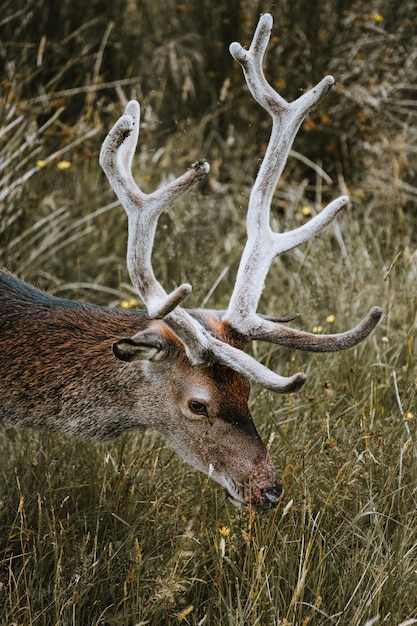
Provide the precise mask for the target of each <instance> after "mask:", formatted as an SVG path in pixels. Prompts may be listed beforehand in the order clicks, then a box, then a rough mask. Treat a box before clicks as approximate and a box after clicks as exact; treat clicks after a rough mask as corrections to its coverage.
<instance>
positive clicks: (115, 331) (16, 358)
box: [0, 271, 281, 508]
mask: <svg viewBox="0 0 417 626" xmlns="http://www.w3.org/2000/svg"><path fill="white" fill-rule="evenodd" d="M194 314H195V316H196V317H199V319H200V320H203V317H204V320H203V321H204V325H205V326H206V327H208V328H210V329H211V331H212V332H213V333H214V334H216V335H218V336H219V335H220V336H221V338H222V339H223V340H225V339H229V340H230V337H227V333H226V334H225V333H223V332H222V331H223V330H224V329H223V327H222V323H221V322H220V320H219V318H218V317H217V316H216V315H214V314H210V313H204V312H201V311H200V312H195V313H194ZM140 331H143V333H145V335H144V336H145V337H146V340H148V339H149V338H150V341H151V342H153V341H154V340H157V345H158V346H162V348H161V350H159V351H158V353H157V354H158V358H143V356H142V357H141V358H139V359H138V360H136V359H132V361H130V362H124V361H121V360H119V359H117V358H116V357H115V356H114V354H113V352H112V346H113V344H114V343H115V342H116V341H118V340H120V339H121V338H122V337H128V338H129V337H132V336H135V337H137V336H138V333H139V334H140ZM0 337H1V350H2V355H1V361H0V397H1V402H0V422H3V423H5V424H9V425H13V426H18V427H21V426H27V427H35V428H43V429H46V430H48V431H56V432H62V433H66V434H70V435H75V436H80V437H88V438H94V439H98V440H103V439H107V438H111V437H115V436H117V435H120V434H122V433H124V432H126V431H128V430H129V429H133V428H147V427H151V428H154V429H156V430H158V431H159V432H160V433H161V434H162V435H163V436H164V437H165V439H166V440H167V442H168V443H169V444H170V445H171V446H172V447H173V448H174V449H175V450H176V451H177V452H178V454H180V455H181V456H182V457H183V458H184V459H185V460H186V461H188V462H189V463H191V464H192V465H193V466H194V467H196V468H198V469H200V470H201V471H204V472H205V473H209V474H210V475H212V477H213V478H214V479H215V480H217V481H218V482H220V483H221V484H222V485H224V486H225V487H226V488H227V490H228V492H229V494H230V495H231V497H232V499H233V500H235V501H238V502H245V503H248V502H249V501H252V502H253V503H255V504H257V505H259V506H262V507H264V508H272V506H275V505H276V503H277V502H278V499H279V496H280V494H281V483H280V479H279V477H278V474H277V473H276V470H275V469H274V467H273V465H272V463H271V462H270V460H269V457H268V454H267V451H266V448H265V446H264V445H263V443H262V441H261V439H260V438H259V435H258V433H257V432H256V429H255V426H254V424H253V422H252V418H251V415H250V412H249V408H248V398H249V382H248V380H247V379H246V378H245V377H243V376H241V375H240V374H238V373H236V372H234V371H233V370H231V369H229V368H227V367H225V366H223V365H219V364H214V365H209V364H208V365H207V366H192V365H191V363H190V362H189V360H188V358H187V357H186V354H185V350H184V348H183V345H182V343H181V342H180V341H179V340H178V338H177V337H176V336H175V334H174V333H173V332H172V331H171V330H169V329H168V328H167V326H166V325H165V324H164V323H163V322H162V321H159V320H152V319H150V318H149V317H148V316H147V315H146V313H145V312H141V311H124V310H118V309H109V308H103V307H96V306H92V305H87V304H82V303H79V302H72V301H69V300H62V299H59V298H54V297H52V296H50V295H48V294H45V293H44V292H42V291H39V290H37V289H35V288H34V287H31V286H29V285H27V284H25V283H23V282H22V281H19V280H18V279H17V278H15V277H14V276H13V275H12V274H9V273H8V272H5V271H0ZM192 399H196V400H198V401H199V402H204V403H205V405H207V407H208V414H207V416H206V415H195V414H193V413H192V412H191V411H190V405H189V403H190V400H192ZM266 494H267V495H266Z"/></svg>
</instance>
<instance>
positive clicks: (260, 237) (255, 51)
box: [223, 14, 382, 352]
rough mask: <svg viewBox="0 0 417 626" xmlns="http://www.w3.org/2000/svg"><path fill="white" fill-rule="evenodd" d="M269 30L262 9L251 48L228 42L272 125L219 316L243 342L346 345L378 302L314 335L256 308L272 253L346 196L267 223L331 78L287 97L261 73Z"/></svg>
mask: <svg viewBox="0 0 417 626" xmlns="http://www.w3.org/2000/svg"><path fill="white" fill-rule="evenodd" d="M271 30H272V17H271V15H269V14H264V15H262V16H261V18H260V20H259V23H258V26H257V28H256V31H255V34H254V37H253V41H252V44H251V46H250V48H249V50H245V49H244V48H242V46H241V45H240V44H239V43H236V42H235V43H232V44H231V46H230V53H231V54H232V56H233V57H234V58H235V59H236V60H237V61H238V62H239V63H240V65H241V66H242V68H243V73H244V76H245V79H246V83H247V85H248V87H249V90H250V92H251V94H252V95H253V97H254V98H255V100H256V101H257V102H259V104H260V105H261V106H262V107H263V108H264V109H265V110H266V111H268V113H269V114H270V115H271V117H272V122H273V125H272V132H271V137H270V140H269V144H268V148H267V151H266V154H265V157H264V160H263V162H262V165H261V168H260V170H259V173H258V175H257V178H256V181H255V184H254V186H253V189H252V192H251V196H250V199H249V208H248V215H247V242H246V246H245V249H244V251H243V255H242V258H241V262H240V265H239V270H238V274H237V279H236V283H235V288H234V291H233V294H232V297H231V299H230V304H229V308H228V310H227V312H226V315H225V316H224V318H223V319H224V321H225V322H228V323H229V324H230V326H231V327H232V328H234V329H235V330H237V331H238V332H239V333H240V334H241V335H242V336H243V337H244V338H245V339H246V340H247V341H250V340H252V339H262V340H264V341H269V342H273V343H277V344H280V345H285V346H288V347H292V348H298V349H300V350H310V351H315V352H332V351H337V350H344V349H346V348H349V347H351V346H353V345H355V344H357V343H359V342H361V341H362V340H363V339H365V337H367V336H368V335H369V333H370V332H371V331H372V330H373V328H374V327H375V326H376V325H377V323H378V321H379V319H380V317H381V315H382V310H381V309H380V308H379V307H373V308H372V309H371V310H370V312H369V313H368V315H367V316H366V317H365V319H364V320H362V322H360V323H359V324H358V325H357V326H356V327H355V328H353V329H351V330H349V331H347V332H344V333H340V334H336V335H315V334H312V333H306V332H302V331H298V330H293V329H291V328H288V327H286V326H282V325H281V324H278V323H274V322H271V321H269V320H267V319H265V318H264V317H261V316H259V315H257V313H256V309H257V306H258V303H259V299H260V297H261V293H262V290H263V287H264V283H265V277H266V275H267V273H268V271H269V268H270V265H271V263H272V261H273V260H274V258H275V257H276V256H278V255H280V254H282V253H283V252H287V251H288V250H291V249H292V248H295V247H296V246H299V245H300V244H302V243H304V242H306V241H308V240H309V239H311V238H312V237H314V236H315V235H317V234H318V233H319V232H320V231H321V230H322V229H323V228H324V227H325V226H327V225H328V224H329V223H330V222H331V221H332V220H333V219H334V218H335V217H336V215H337V214H338V212H339V211H340V210H341V209H342V208H343V207H344V206H346V204H347V203H348V201H349V198H348V197H347V196H340V197H339V198H337V199H336V200H333V202H331V203H330V204H329V205H328V206H327V207H326V208H325V209H324V210H323V211H322V212H321V213H319V214H318V215H317V216H315V217H314V218H313V219H311V220H310V221H309V222H308V223H307V224H304V225H303V226H301V227H299V228H296V229H295V230H292V231H289V232H286V233H275V232H273V231H272V230H271V228H270V207H271V201H272V195H273V193H274V190H275V188H276V185H277V183H278V180H279V178H280V176H281V173H282V170H283V168H284V165H285V163H286V161H287V157H288V154H289V151H290V149H291V146H292V143H293V141H294V138H295V135H296V134H297V131H298V129H299V127H300V125H301V123H302V121H303V119H304V118H305V116H306V115H307V113H308V112H309V111H310V110H311V109H312V108H313V107H314V106H315V105H316V104H318V103H319V102H320V101H321V100H322V99H323V98H324V97H325V96H326V95H327V93H328V92H329V91H330V89H331V87H332V86H333V84H334V79H333V77H332V76H326V77H325V78H323V80H321V81H320V82H319V83H318V85H316V86H315V87H314V88H313V89H311V90H310V91H308V92H306V93H305V94H303V95H302V96H300V97H299V98H298V99H297V100H295V101H294V102H291V103H288V102H286V101H285V100H284V99H283V98H282V97H281V96H280V95H279V94H278V93H277V92H276V91H275V90H274V89H273V88H272V87H271V86H270V85H269V84H268V83H267V81H266V79H265V77H264V75H263V72H262V61H263V56H264V53H265V50H266V47H267V45H268V42H269V39H270V35H271Z"/></svg>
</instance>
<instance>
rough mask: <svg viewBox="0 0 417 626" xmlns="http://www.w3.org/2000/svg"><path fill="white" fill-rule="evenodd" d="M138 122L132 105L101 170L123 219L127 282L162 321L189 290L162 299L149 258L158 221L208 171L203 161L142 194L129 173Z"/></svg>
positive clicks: (108, 142) (109, 141) (111, 138)
mask: <svg viewBox="0 0 417 626" xmlns="http://www.w3.org/2000/svg"><path fill="white" fill-rule="evenodd" d="M139 119H140V107H139V104H138V102H136V101H133V100H132V101H131V102H129V103H128V104H127V106H126V109H125V113H124V115H122V116H121V117H120V118H119V120H118V121H117V122H116V123H115V124H114V126H113V128H112V129H111V131H110V132H109V134H108V135H107V137H106V139H105V140H104V142H103V146H102V148H101V152H100V165H101V166H102V168H103V170H104V172H105V173H106V176H107V178H108V179H109V182H110V184H111V186H112V187H113V189H114V191H115V193H116V195H117V197H118V198H119V200H120V202H121V204H122V206H123V208H124V209H125V211H126V214H127V216H128V222H129V224H128V233H129V234H128V251H127V266H128V270H129V274H130V278H131V280H132V283H133V285H134V286H135V287H136V289H137V290H138V292H139V294H140V296H141V297H142V299H143V301H144V302H145V304H146V306H147V308H148V312H149V315H150V316H151V317H155V318H162V317H165V316H166V315H167V314H168V313H169V312H170V311H173V310H174V309H175V308H176V307H177V306H178V305H179V304H180V303H181V302H182V301H183V300H184V298H186V296H187V295H188V294H189V293H190V292H191V285H188V284H183V285H180V286H179V287H177V289H175V290H174V291H173V292H172V293H170V294H167V293H166V291H165V290H164V288H163V287H162V285H160V283H159V282H158V281H157V279H156V278H155V275H154V272H153V269H152V263H151V256H152V247H153V242H154V238H155V231H156V225H157V222H158V218H159V216H160V214H161V213H162V211H163V210H164V209H165V208H166V207H167V206H168V205H170V204H171V203H172V202H173V201H174V200H176V199H177V198H178V197H179V196H181V195H183V194H184V193H185V192H186V191H188V189H190V187H192V186H193V185H194V184H195V183H197V182H198V181H199V180H201V179H202V178H203V177H204V176H206V174H207V173H208V172H209V169H210V166H209V164H208V163H207V162H205V161H199V162H197V163H194V164H193V165H192V166H191V168H190V169H189V170H188V171H187V172H186V173H185V174H183V175H182V176H180V177H179V178H177V179H176V180H174V181H173V182H171V183H169V184H168V185H166V186H164V187H162V188H161V189H159V190H157V191H155V192H153V193H151V194H145V193H144V192H142V191H141V190H140V189H139V187H138V186H137V185H136V183H135V181H134V179H133V176H132V173H131V167H132V160H133V155H134V153H135V149H136V145H137V140H138V136H139Z"/></svg>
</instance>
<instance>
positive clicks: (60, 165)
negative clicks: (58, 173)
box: [57, 161, 71, 170]
mask: <svg viewBox="0 0 417 626" xmlns="http://www.w3.org/2000/svg"><path fill="white" fill-rule="evenodd" d="M69 167H71V163H70V161H58V163H57V168H58V169H59V170H67V169H68V168H69Z"/></svg>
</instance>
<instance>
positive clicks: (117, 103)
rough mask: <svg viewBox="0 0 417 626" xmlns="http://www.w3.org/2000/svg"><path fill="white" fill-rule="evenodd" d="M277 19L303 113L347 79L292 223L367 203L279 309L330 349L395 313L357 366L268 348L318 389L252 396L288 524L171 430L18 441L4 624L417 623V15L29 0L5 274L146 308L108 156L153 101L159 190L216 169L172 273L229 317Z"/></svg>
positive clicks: (3, 165) (0, 196)
mask: <svg viewBox="0 0 417 626" xmlns="http://www.w3.org/2000/svg"><path fill="white" fill-rule="evenodd" d="M265 11H269V12H271V13H272V15H273V17H274V30H273V36H272V40H271V44H270V46H269V49H268V53H267V59H266V64H265V71H266V73H267V76H268V78H269V80H270V81H271V83H272V84H273V85H274V86H275V87H276V88H277V89H279V91H280V93H281V94H282V95H283V96H284V97H285V98H287V99H289V100H291V99H294V98H295V97H297V95H298V94H299V93H300V92H301V91H302V90H303V89H306V88H309V87H311V86H312V85H313V84H315V83H316V82H318V80H320V79H321V78H322V76H323V75H325V74H327V73H331V74H333V75H334V76H335V78H336V81H337V83H336V86H335V88H334V89H333V91H332V93H331V94H330V95H329V96H328V97H327V98H326V99H325V100H324V102H323V103H322V104H321V105H320V107H318V108H317V109H315V110H314V111H313V113H312V114H311V116H309V118H308V119H307V120H306V122H305V124H304V125H303V127H302V128H301V130H300V133H299V135H298V137H297V140H296V142H295V145H294V148H293V152H292V154H291V156H290V158H289V160H288V164H287V167H286V169H285V172H284V175H283V178H282V180H281V182H280V184H279V186H278V188H277V192H276V195H275V198H274V205H273V217H272V219H273V222H274V228H276V229H280V230H284V229H287V230H288V229H291V228H293V227H294V226H296V225H299V224H301V223H303V222H305V221H306V220H308V219H310V217H311V216H312V215H314V214H315V213H317V212H318V211H320V209H321V207H322V206H323V205H324V204H326V203H327V202H328V201H330V200H331V199H333V198H335V197H336V196H338V195H340V194H341V193H348V194H349V196H350V198H351V203H350V205H349V207H348V208H347V209H346V210H345V211H344V213H343V215H341V216H340V217H339V218H338V220H337V223H335V224H334V225H331V226H330V227H328V228H327V229H326V231H325V232H324V234H322V236H321V237H320V238H318V239H316V240H313V241H311V242H310V243H309V244H308V245H305V246H303V247H301V248H300V249H298V250H295V251H293V252H291V253H289V254H287V255H285V256H283V257H282V258H280V259H278V260H277V261H276V262H275V263H274V265H273V267H272V269H271V272H270V275H269V278H268V281H267V285H266V289H265V292H264V295H263V297H262V302H261V309H262V312H265V313H270V314H273V313H274V314H276V315H285V314H289V313H292V312H295V311H298V312H299V313H300V317H299V318H298V319H297V320H296V321H295V322H293V323H294V324H296V325H297V327H300V328H303V329H306V330H309V331H312V330H315V331H316V332H320V331H321V329H322V331H323V332H338V331H342V330H344V329H346V328H347V327H351V326H353V325H354V324H355V323H356V321H357V320H359V319H360V318H361V317H362V316H364V315H365V313H366V312H367V311H368V309H369V308H370V307H371V306H372V305H380V306H381V307H382V308H383V310H384V317H383V319H382V321H381V323H380V325H379V326H378V327H377V329H376V331H375V332H374V333H373V334H372V336H371V337H370V338H369V339H368V340H366V341H365V342H364V343H363V344H361V345H359V346H358V347H356V348H354V349H351V350H349V351H347V352H342V353H336V354H329V355H326V354H316V355H314V354H308V353H298V352H294V351H291V350H287V349H285V348H278V347H275V346H270V345H261V344H259V345H256V346H254V347H253V348H252V349H253V351H254V352H255V353H256V355H257V358H258V359H259V360H261V361H262V362H263V363H265V364H267V365H268V366H269V367H272V368H273V369H274V370H276V371H278V372H280V373H283V374H289V373H294V372H295V371H300V370H303V371H305V372H306V373H307V375H308V380H307V383H306V385H305V387H304V388H303V389H302V390H300V391H299V392H297V393H296V394H292V395H288V396H276V395H274V394H272V393H270V392H268V391H266V390H263V389H260V388H256V387H254V389H253V391H252V395H251V407H252V411H253V415H254V419H255V422H256V425H257V427H258V430H259V432H260V433H261V435H262V437H263V439H264V441H268V442H269V447H270V451H271V455H272V457H273V458H274V460H275V462H276V465H277V467H279V468H280V470H281V471H282V475H283V480H284V483H285V488H286V495H285V498H284V500H283V502H282V504H281V505H280V506H279V507H278V508H277V509H276V510H275V511H274V512H272V513H258V512H255V511H252V510H250V509H248V510H238V509H236V508H234V507H233V506H232V505H230V504H228V502H227V501H226V500H225V497H224V493H223V491H222V489H221V488H220V487H218V486H217V485H216V484H215V483H214V482H212V481H210V480H209V479H207V478H206V477H205V476H203V475H201V474H199V473H197V472H195V471H193V470H192V469H190V468H189V467H188V466H186V465H185V464H184V463H183V462H182V461H181V460H180V459H179V458H178V457H177V456H176V455H175V454H174V453H173V452H172V451H171V450H169V449H167V447H166V446H165V445H164V442H163V441H162V440H161V439H160V438H159V437H158V436H157V435H156V434H155V433H152V432H145V433H142V432H139V433H137V434H130V435H129V436H124V437H121V438H119V439H117V440H115V441H113V442H111V443H106V444H100V445H97V444H92V443H90V442H85V441H75V440H72V439H65V438H63V437H59V436H52V435H49V434H47V433H40V432H34V431H17V430H13V429H5V428H2V429H1V430H0V624H4V625H7V626H12V625H19V626H27V625H39V626H40V625H45V626H51V625H52V624H53V625H56V626H58V625H65V626H67V625H68V626H69V625H78V624H80V625H81V624H82V625H84V624H91V625H97V626H98V625H106V626H115V625H116V624H117V625H120V624H126V625H132V626H133V625H145V624H149V625H152V626H160V625H163V624H178V623H182V624H187V625H193V626H197V625H198V626H202V625H203V624H204V625H206V626H208V625H213V626H214V625H221V626H249V625H250V626H307V624H309V625H310V626H312V625H314V626H316V625H317V626H318V625H320V626H322V625H323V626H324V625H326V626H371V625H373V624H376V625H380V624H381V625H382V624H384V625H391V626H400V625H401V626H408V625H411V624H417V442H416V437H417V429H416V423H417V362H416V351H417V174H416V171H417V126H416V115H417V106H416V104H417V97H416V96H417V80H416V77H417V4H416V3H415V2H413V1H411V0H404V1H403V2H398V0H396V1H394V0H373V1H372V2H369V0H368V1H365V0H358V1H357V2H355V3H353V2H351V1H350V0H349V1H348V0H338V1H337V2H334V1H333V0H319V1H317V2H311V1H310V0H280V2H270V1H268V0H265V2H249V1H248V0H234V1H232V0H225V1H224V2H222V3H215V2H211V1H209V0H199V2H197V1H196V0H189V1H188V2H187V1H185V2H183V3H180V2H179V1H176V0H165V2H164V3H163V8H162V5H161V3H158V2H155V1H153V2H151V1H150V0H113V1H112V2H111V3H110V2H108V3H107V2H103V0H100V1H99V0H90V2H88V3H86V2H81V1H80V0H71V1H69V0H61V1H60V2H59V3H53V2H49V1H48V0H4V2H3V5H2V13H1V17H0V52H1V55H0V59H1V60H0V63H1V71H0V80H1V84H0V88H1V93H0V180H1V183H0V185H1V186H0V266H3V267H7V268H8V269H10V270H12V271H14V272H15V273H16V274H17V275H18V276H20V277H22V278H24V279H25V280H27V281H29V282H32V283H34V284H36V285H38V286H40V287H42V288H45V289H47V290H48V291H49V292H50V293H52V294H57V295H59V296H65V297H70V298H73V299H79V300H86V301H90V302H94V303H97V304H103V305H110V306H133V305H135V300H136V298H135V294H134V292H133V289H132V287H131V285H130V283H129V278H128V274H127V270H126V265H125V250H126V221H125V216H124V212H123V210H122V208H121V207H120V205H119V204H118V203H117V201H116V199H115V196H114V194H113V192H112V191H111V189H110V188H109V185H108V183H107V181H106V179H105V177H104V174H103V173H102V172H101V170H100V168H99V165H98V153H99V150H100V145H101V142H102V140H103V139H104V137H105V134H106V132H107V130H108V129H109V128H110V127H111V125H112V124H113V122H114V121H115V120H116V119H117V117H118V116H119V115H120V114H121V112H122V110H123V107H124V104H125V102H126V101H127V100H128V99H130V98H137V99H138V100H140V102H141V105H142V126H141V136H140V140H139V152H138V154H137V157H136V160H135V165H134V168H135V175H136V178H137V180H138V182H139V184H140V185H141V186H142V187H143V188H144V189H145V190H153V189H155V188H156V187H158V186H159V185H161V184H162V183H163V182H165V181H167V180H169V178H170V177H174V176H178V175H179V174H181V173H182V172H183V171H185V170H186V169H187V167H188V165H189V164H190V163H191V162H193V161H194V160H196V159H198V158H202V157H205V158H206V159H207V160H208V161H209V162H210V163H211V172H210V175H209V177H208V179H207V180H206V181H204V183H203V184H202V185H200V187H199V188H198V189H197V190H196V191H193V192H192V193H191V194H190V195H189V196H188V197H187V198H186V199H185V200H184V201H181V202H180V203H178V204H177V205H174V206H173V207H172V208H170V209H169V210H168V211H167V212H166V214H165V215H164V216H163V217H162V218H161V221H160V228H159V231H158V235H157V242H156V249H155V254H154V266H155V269H156V271H157V275H158V277H159V278H160V280H161V282H162V283H163V284H164V285H165V286H166V288H167V289H169V288H172V287H173V286H176V285H178V284H179V283H180V282H184V281H189V282H191V283H192V284H193V287H194V289H193V293H192V295H191V296H190V298H189V301H187V306H190V307H192V306H201V305H204V306H209V307H212V308H214V307H216V308H224V307H225V306H226V304H227V302H228V296H229V295H230V293H231V290H232V285H233V281H234V276H235V273H236V269H237V265H238V261H239V257H240V254H241V251H242V247H243V245H244V241H245V211H246V206H247V200H248V196H249V193H250V189H251V185H252V183H253V180H254V177H255V175H256V171H257V168H258V167H259V163H260V160H261V158H262V155H263V153H264V150H265V146H266V144H267V141H268V133H269V127H270V124H269V119H268V118H267V115H266V114H265V112H264V111H262V110H261V109H260V108H259V107H258V105H256V103H254V102H253V101H252V100H251V98H250V96H249V94H248V92H247V88H246V85H245V84H244V80H243V78H242V74H241V69H240V67H239V66H238V65H237V64H236V63H235V62H233V60H232V59H231V57H230V55H229V52H228V45H229V43H230V42H231V41H234V40H237V41H240V42H241V43H243V44H248V43H249V42H250V40H251V37H252V33H253V30H254V28H255V26H256V23H257V20H258V16H259V13H260V12H265ZM137 306H140V304H137ZM0 358H1V354H0ZM0 402H1V398H0Z"/></svg>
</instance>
